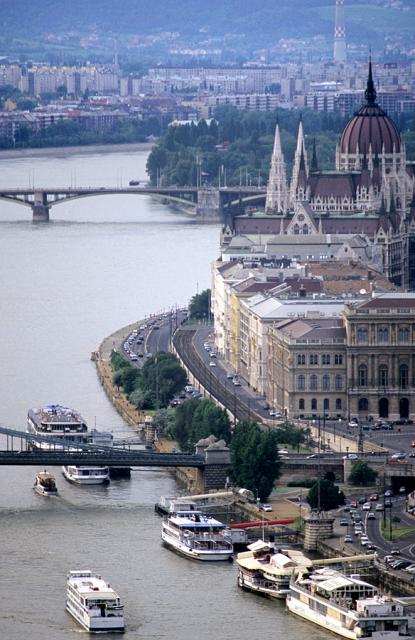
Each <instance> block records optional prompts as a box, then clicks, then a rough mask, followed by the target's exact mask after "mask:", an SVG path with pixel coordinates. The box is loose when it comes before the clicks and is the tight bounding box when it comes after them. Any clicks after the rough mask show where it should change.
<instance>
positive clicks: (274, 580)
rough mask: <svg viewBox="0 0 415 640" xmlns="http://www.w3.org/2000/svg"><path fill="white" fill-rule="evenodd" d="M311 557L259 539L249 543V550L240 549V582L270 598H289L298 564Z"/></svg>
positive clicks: (306, 561) (307, 560) (238, 561)
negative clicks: (291, 583)
mask: <svg viewBox="0 0 415 640" xmlns="http://www.w3.org/2000/svg"><path fill="white" fill-rule="evenodd" d="M310 562H311V561H310V560H309V559H308V558H307V557H306V556H304V555H303V554H302V552H301V551H298V550H295V549H284V550H282V549H278V550H275V548H274V545H272V544H270V543H267V542H264V541H262V540H257V542H254V543H252V544H250V545H248V551H245V552H243V553H238V555H237V557H236V563H237V565H238V568H239V571H238V585H239V586H240V587H241V589H244V590H245V591H252V592H254V593H258V594H260V595H263V596H267V597H268V598H279V599H282V598H285V597H286V595H287V593H289V590H290V578H291V574H292V572H293V569H294V568H295V567H298V566H299V565H300V564H301V565H304V566H305V565H307V564H309V563H310Z"/></svg>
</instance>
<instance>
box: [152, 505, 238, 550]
mask: <svg viewBox="0 0 415 640" xmlns="http://www.w3.org/2000/svg"><path fill="white" fill-rule="evenodd" d="M161 538H162V541H163V543H164V544H165V545H166V546H167V547H170V548H171V549H173V550H174V551H177V553H180V554H181V555H184V556H186V557H187V558H193V559H195V560H210V561H213V560H229V559H230V558H231V556H232V553H233V546H232V542H231V541H230V539H229V538H228V536H227V534H226V526H225V525H224V524H222V522H219V520H216V519H215V518H212V517H210V516H208V515H206V514H204V513H203V512H202V511H195V510H190V511H176V512H174V513H170V514H169V515H168V517H167V518H165V519H164V521H163V525H162V531H161Z"/></svg>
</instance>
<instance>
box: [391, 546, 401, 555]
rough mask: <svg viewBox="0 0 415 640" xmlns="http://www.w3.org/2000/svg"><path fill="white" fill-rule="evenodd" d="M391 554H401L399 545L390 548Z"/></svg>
mask: <svg viewBox="0 0 415 640" xmlns="http://www.w3.org/2000/svg"><path fill="white" fill-rule="evenodd" d="M390 553H391V556H399V554H400V549H398V548H397V547H393V549H391V550H390Z"/></svg>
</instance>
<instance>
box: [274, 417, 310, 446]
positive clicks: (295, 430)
mask: <svg viewBox="0 0 415 640" xmlns="http://www.w3.org/2000/svg"><path fill="white" fill-rule="evenodd" d="M276 434H277V440H278V443H280V444H288V445H290V446H291V447H295V448H296V449H297V451H298V450H299V449H300V446H301V445H302V444H304V442H306V440H307V431H306V429H302V428H301V427H296V426H295V425H293V424H291V423H289V422H288V423H287V424H286V425H284V426H283V427H281V428H280V429H278V431H277V432H276Z"/></svg>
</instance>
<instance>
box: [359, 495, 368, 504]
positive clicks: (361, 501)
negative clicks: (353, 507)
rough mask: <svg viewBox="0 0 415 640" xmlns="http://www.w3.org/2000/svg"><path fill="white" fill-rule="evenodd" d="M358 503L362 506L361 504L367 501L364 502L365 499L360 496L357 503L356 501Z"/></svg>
mask: <svg viewBox="0 0 415 640" xmlns="http://www.w3.org/2000/svg"><path fill="white" fill-rule="evenodd" d="M358 502H359V504H360V505H362V504H365V502H367V500H366V498H364V497H363V496H362V497H361V498H359V501H358Z"/></svg>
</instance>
